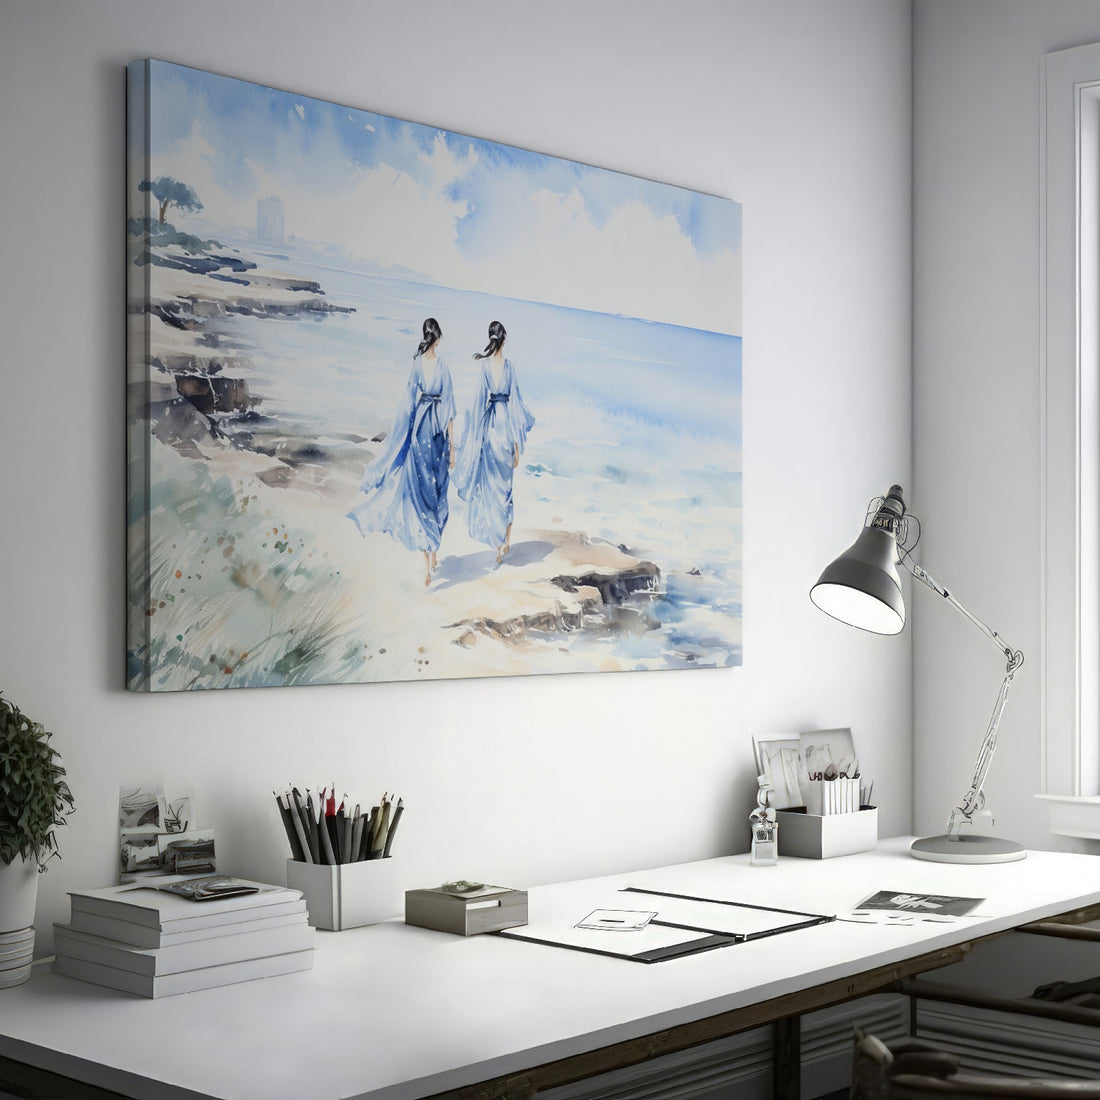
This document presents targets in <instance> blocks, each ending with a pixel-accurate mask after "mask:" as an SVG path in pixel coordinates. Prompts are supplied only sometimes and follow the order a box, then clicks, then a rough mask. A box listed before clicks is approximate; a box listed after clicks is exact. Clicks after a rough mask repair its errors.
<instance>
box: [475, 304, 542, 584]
mask: <svg viewBox="0 0 1100 1100" xmlns="http://www.w3.org/2000/svg"><path fill="white" fill-rule="evenodd" d="M507 335H508V334H507V333H506V332H505V331H504V326H503V325H502V324H501V323H500V322H499V321H494V322H493V323H492V324H491V325H490V326H489V343H488V345H487V346H486V348H485V350H484V351H483V352H479V353H477V354H475V355H474V358H475V359H480V360H481V361H482V363H481V378H480V380H479V383H478V389H477V398H476V399H475V401H474V405H473V408H472V409H470V410H469V411H468V412H467V413H466V425H465V430H464V431H463V435H462V443H461V444H460V446H459V453H460V455H461V458H460V459H459V464H458V469H457V470H456V471H455V480H456V481H457V484H458V495H459V496H460V497H461V498H462V499H463V500H464V501H466V526H467V528H468V529H469V532H470V536H471V537H472V538H475V539H477V541H478V542H484V543H486V544H487V545H489V546H492V547H493V548H494V549H495V550H496V552H497V561H498V562H499V561H502V560H503V558H504V555H505V554H507V553H508V551H509V549H511V541H512V513H513V505H512V478H513V476H514V473H515V469H516V467H517V466H518V465H519V456H520V454H521V453H522V452H523V448H524V445H525V444H526V442H527V433H528V432H529V431H530V430H531V427H532V425H533V424H534V423H535V418H534V417H533V416H532V415H531V413H530V412H528V410H527V406H526V405H525V404H524V403H523V398H522V397H521V396H520V392H519V383H518V382H517V381H516V371H515V368H514V367H513V366H512V362H511V360H510V359H506V358H505V357H504V340H505V337H506V336H507Z"/></svg>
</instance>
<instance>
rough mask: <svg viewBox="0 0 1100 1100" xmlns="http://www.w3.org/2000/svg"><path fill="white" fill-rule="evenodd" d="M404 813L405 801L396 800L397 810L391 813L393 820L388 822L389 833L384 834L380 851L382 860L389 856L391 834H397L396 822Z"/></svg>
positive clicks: (391, 844) (391, 842)
mask: <svg viewBox="0 0 1100 1100" xmlns="http://www.w3.org/2000/svg"><path fill="white" fill-rule="evenodd" d="M404 812H405V800H404V799H403V798H399V799H398V800H397V808H396V809H395V810H394V811H393V820H392V821H391V822H390V831H389V832H388V833H387V834H386V844H385V847H384V848H383V849H382V856H383V858H385V857H387V856H389V854H390V848H391V847H392V846H393V834H394V833H396V832H397V825H398V822H400V820H401V815H402V814H403V813H404Z"/></svg>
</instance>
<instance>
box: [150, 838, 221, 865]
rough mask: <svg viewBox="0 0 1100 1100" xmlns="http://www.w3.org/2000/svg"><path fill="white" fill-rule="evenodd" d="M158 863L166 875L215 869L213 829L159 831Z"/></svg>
mask: <svg viewBox="0 0 1100 1100" xmlns="http://www.w3.org/2000/svg"><path fill="white" fill-rule="evenodd" d="M157 847H158V850H159V854H160V865H161V867H162V868H163V873H164V874H166V875H184V874H199V873H208V872H213V871H216V870H217V865H216V861H215V858H214V830H213V829H195V830H194V831H193V832H190V833H161V835H160V836H159V837H158V838H157Z"/></svg>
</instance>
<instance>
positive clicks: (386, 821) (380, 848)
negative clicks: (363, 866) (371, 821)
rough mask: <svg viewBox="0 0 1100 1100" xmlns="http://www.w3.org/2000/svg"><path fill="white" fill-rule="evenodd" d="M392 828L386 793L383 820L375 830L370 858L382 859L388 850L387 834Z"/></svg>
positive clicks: (383, 801) (383, 797)
mask: <svg viewBox="0 0 1100 1100" xmlns="http://www.w3.org/2000/svg"><path fill="white" fill-rule="evenodd" d="M389 830H390V802H389V798H388V797H387V796H386V795H383V796H382V820H381V821H380V822H379V823H378V828H377V829H376V830H375V832H374V837H373V839H372V840H371V849H370V858H371V859H381V858H382V856H383V854H384V852H385V850H386V834H387V833H388V832H389Z"/></svg>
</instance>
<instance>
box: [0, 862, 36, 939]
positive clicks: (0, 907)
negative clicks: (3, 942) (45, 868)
mask: <svg viewBox="0 0 1100 1100" xmlns="http://www.w3.org/2000/svg"><path fill="white" fill-rule="evenodd" d="M37 901H38V861H37V860H33V859H31V860H24V859H21V858H19V857H18V856H17V857H16V858H15V859H14V860H12V862H11V863H4V862H3V860H0V935H3V934H4V933H5V932H19V931H21V930H22V929H24V928H30V927H31V926H32V925H33V924H34V907H35V904H36V902H37Z"/></svg>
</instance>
